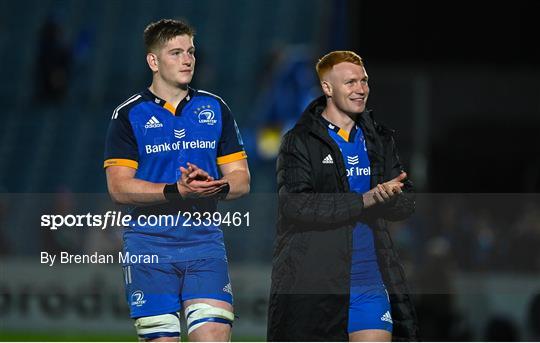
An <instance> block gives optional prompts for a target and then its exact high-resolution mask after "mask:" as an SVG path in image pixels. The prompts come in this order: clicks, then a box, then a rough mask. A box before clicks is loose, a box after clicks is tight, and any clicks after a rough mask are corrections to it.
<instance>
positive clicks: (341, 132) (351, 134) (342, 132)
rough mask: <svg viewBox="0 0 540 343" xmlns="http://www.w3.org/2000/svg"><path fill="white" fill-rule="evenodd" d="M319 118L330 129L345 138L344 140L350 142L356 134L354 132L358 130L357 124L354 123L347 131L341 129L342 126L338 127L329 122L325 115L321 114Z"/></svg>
mask: <svg viewBox="0 0 540 343" xmlns="http://www.w3.org/2000/svg"><path fill="white" fill-rule="evenodd" d="M321 119H322V121H323V123H324V125H326V127H328V128H329V129H330V130H332V131H334V132H335V133H337V134H338V135H339V136H340V137H341V138H343V139H344V140H345V142H349V143H352V142H353V141H354V137H355V136H356V132H357V131H358V125H356V124H355V125H354V126H353V128H352V129H351V132H347V131H345V130H343V129H342V128H340V127H339V126H337V125H334V124H332V123H331V122H329V121H328V120H327V119H326V118H325V117H323V116H321Z"/></svg>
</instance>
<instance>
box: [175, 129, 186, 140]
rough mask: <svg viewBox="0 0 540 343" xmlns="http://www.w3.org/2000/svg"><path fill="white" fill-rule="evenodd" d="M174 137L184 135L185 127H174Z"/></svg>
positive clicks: (182, 136)
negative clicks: (178, 128)
mask: <svg viewBox="0 0 540 343" xmlns="http://www.w3.org/2000/svg"><path fill="white" fill-rule="evenodd" d="M174 137H175V138H178V139H181V138H184V137H186V129H182V130H176V129H174Z"/></svg>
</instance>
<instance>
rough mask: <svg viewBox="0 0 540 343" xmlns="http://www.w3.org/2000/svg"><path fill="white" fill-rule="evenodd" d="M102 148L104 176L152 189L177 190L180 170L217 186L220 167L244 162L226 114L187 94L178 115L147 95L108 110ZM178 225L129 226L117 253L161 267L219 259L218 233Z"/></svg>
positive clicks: (188, 206) (187, 203)
mask: <svg viewBox="0 0 540 343" xmlns="http://www.w3.org/2000/svg"><path fill="white" fill-rule="evenodd" d="M105 145H106V146H105V162H104V168H107V167H110V166H126V167H130V168H134V169H136V170H137V171H136V173H135V178H137V179H141V180H145V181H150V182H155V183H162V182H165V183H174V182H176V181H177V180H178V179H179V178H180V175H181V172H180V166H183V167H186V168H187V162H190V163H194V164H196V165H197V166H199V167H200V168H202V169H204V170H206V171H207V172H208V173H209V174H210V175H211V176H213V177H214V178H215V179H219V178H220V175H219V169H218V166H219V165H220V164H226V163H230V162H234V161H238V160H241V159H244V158H247V156H246V153H245V151H244V147H243V143H242V138H241V136H240V133H239V131H238V127H237V126H236V122H235V120H234V118H233V116H232V114H231V111H230V109H229V107H228V106H227V105H226V104H225V102H223V100H222V99H221V98H219V97H218V96H216V95H214V94H211V93H208V92H205V91H202V90H195V89H193V88H189V91H188V95H187V96H186V97H185V98H184V99H183V100H182V101H181V102H180V104H179V105H178V106H177V108H174V106H172V105H171V104H170V103H168V102H166V101H165V100H163V99H160V98H159V97H157V96H156V95H154V94H153V93H152V92H150V90H148V89H147V90H145V91H143V92H141V93H138V94H135V95H134V96H132V97H130V98H129V99H127V100H126V101H125V102H123V103H122V104H120V106H118V107H117V108H116V109H115V110H114V112H113V115H112V118H111V122H110V125H109V130H108V132H107V139H106V144H105ZM216 206H217V202H216V201H215V200H213V199H198V200H184V201H181V202H178V203H167V204H160V205H154V206H145V207H134V208H133V209H132V212H131V213H132V215H133V216H134V217H135V216H137V215H140V214H145V215H152V214H155V215H157V214H176V213H177V212H178V211H182V212H187V211H189V212H205V211H208V212H213V211H215V209H216ZM178 224H179V225H177V226H174V225H168V226H159V227H150V226H140V225H137V223H135V222H133V223H131V225H132V226H131V227H130V228H127V230H126V231H125V233H124V251H125V252H129V253H130V254H158V256H159V261H160V262H181V261H189V260H196V259H201V258H211V257H213V258H222V257H223V256H225V246H224V243H223V232H222V231H221V229H220V228H219V227H218V226H215V225H210V226H204V225H200V226H197V227H189V226H185V225H182V224H183V221H182V220H181V221H179V223H178Z"/></svg>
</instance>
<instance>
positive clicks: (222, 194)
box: [216, 183, 231, 200]
mask: <svg viewBox="0 0 540 343" xmlns="http://www.w3.org/2000/svg"><path fill="white" fill-rule="evenodd" d="M230 190H231V186H230V185H229V184H228V183H226V184H225V186H223V188H222V189H221V190H220V191H219V192H218V194H217V196H216V198H217V199H218V200H223V199H225V198H226V197H227V194H229V192H230Z"/></svg>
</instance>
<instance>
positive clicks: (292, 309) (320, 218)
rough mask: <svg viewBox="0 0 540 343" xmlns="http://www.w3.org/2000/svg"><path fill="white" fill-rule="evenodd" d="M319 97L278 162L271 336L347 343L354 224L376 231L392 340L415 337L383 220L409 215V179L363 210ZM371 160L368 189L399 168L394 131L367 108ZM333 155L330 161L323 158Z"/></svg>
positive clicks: (362, 124) (364, 120) (411, 207)
mask: <svg viewBox="0 0 540 343" xmlns="http://www.w3.org/2000/svg"><path fill="white" fill-rule="evenodd" d="M325 105H326V100H325V99H324V97H321V98H318V99H316V100H315V101H313V102H312V103H311V104H310V105H309V106H308V108H307V109H306V111H305V112H304V114H303V115H302V118H301V119H300V121H299V122H298V124H297V125H296V126H295V127H294V128H293V129H292V130H291V131H289V132H288V133H287V134H286V135H285V137H284V139H283V142H282V145H281V150H280V153H279V157H278V161H277V183H278V193H279V210H278V211H279V213H278V225H277V237H276V242H275V247H274V257H273V270H272V287H271V294H270V303H269V312H268V337H267V338H268V340H269V341H321V340H322V341H347V340H348V333H347V322H348V308H349V289H350V269H351V252H352V229H353V227H354V225H355V223H356V222H357V221H359V220H361V221H364V222H366V223H368V224H369V225H370V227H371V228H372V229H373V232H374V237H375V246H376V250H377V251H376V252H377V257H378V261H379V267H380V269H381V273H382V276H383V280H384V283H385V285H386V287H387V289H388V292H389V294H390V302H391V305H392V317H393V321H394V332H393V339H394V340H416V339H417V332H418V326H417V322H416V315H415V311H414V308H413V305H412V303H411V299H410V296H409V294H408V289H407V286H406V284H405V277H404V273H403V268H402V267H401V266H400V265H399V263H398V256H397V254H396V252H395V251H394V249H393V244H392V240H391V238H390V235H389V233H388V230H387V229H386V224H385V220H401V219H405V218H407V217H408V216H410V215H411V214H412V213H413V212H414V196H413V193H412V183H411V182H410V181H408V180H407V181H406V182H405V186H404V193H403V194H402V195H400V196H399V197H398V198H397V199H396V200H395V201H393V202H391V203H389V204H385V205H382V206H380V207H378V208H370V209H366V210H364V208H363V200H362V195H361V194H357V193H352V192H350V190H349V182H348V179H347V172H346V169H345V164H344V162H343V157H342V155H341V152H340V150H339V148H338V147H337V145H336V144H335V142H334V141H333V140H332V138H331V137H330V136H329V135H328V132H327V128H326V126H325V125H324V124H323V122H322V120H321V112H322V110H323V109H324V107H325ZM357 124H358V125H359V126H360V127H361V128H362V130H363V133H364V136H365V139H366V146H367V150H368V156H369V159H370V163H371V187H372V188H373V187H375V186H376V185H377V184H378V183H383V182H385V181H388V180H391V179H393V178H395V177H396V176H398V175H399V174H400V172H401V171H402V170H403V169H402V165H401V164H400V162H399V158H398V155H397V152H396V148H395V144H394V139H393V137H392V131H390V130H388V129H385V128H384V127H382V126H379V125H377V124H376V123H375V122H374V120H373V118H372V116H371V113H370V112H365V113H363V114H362V115H361V116H360V119H359V121H358V123H357ZM328 155H330V156H331V159H332V163H329V159H328V158H327V159H326V163H322V161H323V160H324V159H325V158H326V157H327V156H328Z"/></svg>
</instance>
